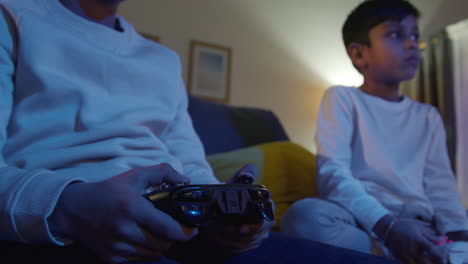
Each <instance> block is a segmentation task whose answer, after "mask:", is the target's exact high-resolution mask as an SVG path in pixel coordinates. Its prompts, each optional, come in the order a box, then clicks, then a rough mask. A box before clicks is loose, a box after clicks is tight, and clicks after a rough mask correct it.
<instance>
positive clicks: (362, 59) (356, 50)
mask: <svg viewBox="0 0 468 264" xmlns="http://www.w3.org/2000/svg"><path fill="white" fill-rule="evenodd" d="M364 49H365V45H363V44H360V43H356V42H352V43H350V44H349V45H348V49H347V51H348V56H349V58H350V59H351V61H352V62H353V65H354V67H356V68H357V69H358V70H359V71H362V70H363V69H365V68H367V66H368V63H367V59H366V56H365V54H364Z"/></svg>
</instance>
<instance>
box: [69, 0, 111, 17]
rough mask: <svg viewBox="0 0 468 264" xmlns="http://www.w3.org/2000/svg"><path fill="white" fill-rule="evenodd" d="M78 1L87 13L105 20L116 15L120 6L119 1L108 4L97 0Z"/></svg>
mask: <svg viewBox="0 0 468 264" xmlns="http://www.w3.org/2000/svg"><path fill="white" fill-rule="evenodd" d="M78 2H79V3H80V6H81V8H82V9H83V10H84V11H85V12H86V14H87V15H88V16H89V17H91V18H93V19H96V20H103V19H105V18H108V17H111V16H115V14H116V13H117V8H118V6H119V4H118V2H117V3H108V4H106V3H103V2H99V1H95V0H78Z"/></svg>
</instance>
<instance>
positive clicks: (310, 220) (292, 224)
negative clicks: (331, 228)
mask: <svg viewBox="0 0 468 264" xmlns="http://www.w3.org/2000/svg"><path fill="white" fill-rule="evenodd" d="M329 203H330V202H327V201H324V200H321V199H317V198H306V199H302V200H299V201H296V202H295V203H294V204H292V205H291V206H290V207H289V208H288V210H286V212H285V213H284V215H283V217H282V219H281V232H284V233H287V234H291V235H298V234H301V233H302V234H303V233H310V232H313V230H314V229H316V228H319V226H327V225H330V224H332V221H331V220H332V219H333V217H332V216H330V213H333V209H332V208H330V204H329Z"/></svg>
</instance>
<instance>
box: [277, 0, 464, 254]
mask: <svg viewBox="0 0 468 264" xmlns="http://www.w3.org/2000/svg"><path fill="white" fill-rule="evenodd" d="M417 18H418V11H417V10H416V9H415V8H414V7H413V6H412V5H411V4H410V3H409V2H407V1H405V0H396V1H386V0H369V1H364V2H363V3H361V4H360V5H359V6H358V7H357V8H356V9H355V10H354V11H353V12H352V13H351V14H350V15H349V16H348V18H347V20H346V22H345V24H344V26H343V31H342V33H343V40H344V44H345V46H346V49H347V52H348V55H349V57H350V59H351V61H352V63H353V65H354V66H355V68H356V69H357V70H358V71H359V72H360V73H361V74H362V75H363V76H364V83H363V84H362V86H361V87H359V88H354V87H344V86H335V87H332V88H330V89H329V90H328V91H327V92H326V93H325V95H324V97H323V99H322V103H321V107H320V112H319V117H318V125H317V135H316V141H317V147H318V150H317V166H318V172H317V182H318V190H319V192H320V195H321V198H323V199H305V200H302V201H299V202H297V203H296V204H295V205H293V206H292V207H291V208H290V209H289V211H288V212H286V213H285V215H284V218H283V219H282V221H281V222H282V227H281V230H282V231H283V232H285V233H287V234H291V235H295V236H299V237H303V238H308V239H313V240H318V241H321V242H325V243H328V244H333V245H337V246H341V247H346V248H350V249H354V250H359V251H363V252H371V247H372V240H371V238H372V237H374V238H377V239H378V240H380V241H381V242H382V245H383V246H384V247H386V248H388V250H389V251H390V253H391V254H392V255H393V256H394V257H395V258H396V259H398V260H400V261H402V262H403V263H427V262H428V263H447V262H446V261H447V260H448V255H447V254H448V253H447V250H446V249H445V248H446V247H441V246H439V244H440V243H444V242H447V241H449V240H468V231H467V230H468V222H467V219H466V211H465V209H464V208H463V206H462V204H461V201H460V198H459V195H458V193H457V191H456V183H455V176H454V174H453V172H452V168H451V167H450V162H449V159H448V155H447V149H446V141H445V131H444V126H443V123H442V119H441V117H440V115H439V113H438V111H437V110H436V108H434V107H433V106H430V105H427V104H422V103H418V102H415V101H412V100H411V99H410V98H408V97H406V96H401V95H399V85H400V82H402V81H406V80H409V79H411V78H413V77H414V76H415V74H416V72H417V70H418V66H419V63H420V59H421V56H420V50H419V46H418V44H419V43H418V40H419V39H418V38H419V30H418V25H417ZM444 236H448V238H446V237H444Z"/></svg>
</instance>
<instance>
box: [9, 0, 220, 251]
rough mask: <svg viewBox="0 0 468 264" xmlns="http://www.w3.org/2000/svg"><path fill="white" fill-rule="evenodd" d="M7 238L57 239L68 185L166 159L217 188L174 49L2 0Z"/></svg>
mask: <svg viewBox="0 0 468 264" xmlns="http://www.w3.org/2000/svg"><path fill="white" fill-rule="evenodd" d="M0 6H1V7H2V12H1V13H0V147H1V148H2V155H1V156H0V240H11V241H21V242H28V243H38V242H46V243H47V242H49V243H54V242H55V243H57V241H55V240H54V238H53V237H52V236H51V234H50V232H49V228H48V224H47V217H48V216H49V215H50V214H51V212H52V211H53V209H54V207H55V204H56V201H57V199H58V197H59V195H60V193H61V192H62V190H63V189H64V188H65V186H66V185H67V184H69V183H70V182H73V181H87V182H95V181H101V180H104V179H107V178H109V177H112V176H114V175H117V174H119V173H122V172H124V171H126V170H129V169H131V168H134V167H138V166H150V165H155V164H159V163H162V162H167V163H169V164H171V165H172V166H173V167H174V168H175V169H176V170H177V171H179V172H180V173H182V174H184V175H186V176H188V177H190V178H191V179H192V183H217V182H218V181H217V180H216V178H215V177H214V175H213V172H212V171H211V168H210V167H209V165H208V163H207V162H206V160H205V159H204V157H205V154H204V150H203V147H202V145H201V142H200V140H199V138H198V136H197V135H196V133H195V132H194V129H193V126H192V122H191V119H190V117H189V115H188V113H187V102H188V100H187V95H186V90H185V88H184V84H183V81H182V78H181V65H180V62H179V58H178V57H177V55H176V54H175V53H174V52H172V51H171V50H169V49H167V48H165V47H163V46H161V45H159V44H156V43H154V42H152V41H149V40H146V39H144V38H143V37H141V36H140V35H139V34H138V33H137V32H135V30H134V28H133V27H132V26H131V25H130V24H129V23H128V22H126V21H125V20H124V19H123V18H121V17H118V19H119V20H120V23H121V26H122V28H123V29H124V31H123V32H119V31H116V30H113V29H111V28H109V27H107V26H104V25H101V24H97V23H93V22H91V21H88V20H86V19H83V18H82V17H80V16H78V15H76V14H74V13H72V12H71V11H69V10H68V9H66V8H65V7H64V6H62V5H61V4H60V2H59V0H0Z"/></svg>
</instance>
